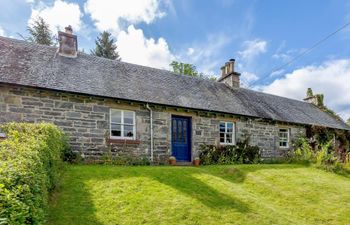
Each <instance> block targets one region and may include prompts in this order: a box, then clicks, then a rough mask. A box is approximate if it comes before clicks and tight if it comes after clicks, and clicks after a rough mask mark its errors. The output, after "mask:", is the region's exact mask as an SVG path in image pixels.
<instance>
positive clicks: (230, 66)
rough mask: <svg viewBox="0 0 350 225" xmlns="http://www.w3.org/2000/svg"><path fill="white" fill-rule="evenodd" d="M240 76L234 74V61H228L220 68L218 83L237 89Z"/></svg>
mask: <svg viewBox="0 0 350 225" xmlns="http://www.w3.org/2000/svg"><path fill="white" fill-rule="evenodd" d="M240 76H241V74H240V73H237V72H235V60H234V59H230V60H229V61H228V62H226V63H225V65H224V66H222V67H221V77H220V78H219V80H218V82H222V83H225V84H227V85H228V86H230V87H232V88H239V86H240V79H239V77H240Z"/></svg>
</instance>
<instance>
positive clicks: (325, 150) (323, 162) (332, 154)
mask: <svg viewBox="0 0 350 225" xmlns="http://www.w3.org/2000/svg"><path fill="white" fill-rule="evenodd" d="M294 147H295V150H294V151H291V152H290V154H289V158H288V160H289V162H293V163H315V165H316V166H317V167H318V168H321V169H324V170H327V171H331V172H336V173H341V174H350V173H349V171H348V169H350V167H349V165H350V154H349V153H343V152H339V151H337V149H336V148H335V146H334V139H330V140H328V141H327V142H316V143H314V142H310V141H309V140H308V139H306V138H304V137H302V138H299V139H298V140H297V141H296V142H295V143H294ZM343 154H344V156H343Z"/></svg>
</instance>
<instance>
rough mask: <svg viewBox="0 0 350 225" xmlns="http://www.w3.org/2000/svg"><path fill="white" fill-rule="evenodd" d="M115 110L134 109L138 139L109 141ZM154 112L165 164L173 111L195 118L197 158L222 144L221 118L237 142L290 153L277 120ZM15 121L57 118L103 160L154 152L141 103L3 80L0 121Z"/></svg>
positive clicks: (86, 151)
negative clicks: (247, 139) (109, 156)
mask: <svg viewBox="0 0 350 225" xmlns="http://www.w3.org/2000/svg"><path fill="white" fill-rule="evenodd" d="M111 108H113V109H127V110H132V111H135V114H136V140H135V141H122V140H119V141H115V140H113V141H111V140H110V139H109V133H110V130H109V127H110V121H109V120H110V115H109V113H110V109H111ZM153 110H154V112H153V129H154V160H155V161H156V162H165V161H166V160H167V159H168V157H169V156H170V155H171V133H170V132H171V116H172V115H180V116H188V117H191V118H192V154H191V155H192V158H194V157H196V156H198V155H199V149H200V145H201V144H210V145H219V122H220V121H232V122H234V123H235V124H236V139H237V140H242V139H243V138H245V137H246V135H250V140H251V144H252V145H257V146H259V147H260V149H261V150H262V153H263V156H264V157H280V156H283V155H284V154H285V153H286V151H287V150H286V149H279V147H278V129H279V128H280V127H281V126H280V125H278V124H271V123H263V122H252V121H250V120H245V121H243V120H240V119H238V118H232V117H213V116H208V115H198V114H197V113H195V112H179V111H176V110H175V109H170V108H167V109H164V108H162V109H160V108H157V107H153ZM11 121H18V122H19V121H24V122H41V121H46V122H52V123H54V124H56V125H58V126H59V127H61V128H62V129H63V130H64V131H65V132H66V133H67V135H68V136H69V139H70V144H71V147H72V148H73V150H74V151H76V152H80V153H81V154H83V155H84V156H85V157H87V158H93V159H96V158H100V157H101V156H102V155H103V154H105V153H108V152H112V154H114V155H122V154H126V155H128V156H135V157H140V156H144V157H149V156H150V114H149V111H148V110H147V109H146V108H145V107H144V106H143V105H142V104H137V103H131V104H127V103H126V102H124V103H123V102H120V101H117V100H114V99H105V98H100V97H91V96H86V95H75V94H68V93H62V92H55V91H47V90H39V89H34V88H26V87H19V86H11V85H4V84H0V123H5V122H11ZM283 127H286V126H283ZM286 128H289V129H290V133H291V138H292V139H293V138H295V137H296V136H298V135H299V134H302V133H305V129H304V128H303V127H298V126H287V127H286Z"/></svg>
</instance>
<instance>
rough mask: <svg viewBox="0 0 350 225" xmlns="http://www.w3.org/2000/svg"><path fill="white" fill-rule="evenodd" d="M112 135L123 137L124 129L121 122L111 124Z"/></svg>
mask: <svg viewBox="0 0 350 225" xmlns="http://www.w3.org/2000/svg"><path fill="white" fill-rule="evenodd" d="M111 126H112V128H111V135H112V136H113V137H121V134H122V131H121V125H119V124H112V125H111Z"/></svg>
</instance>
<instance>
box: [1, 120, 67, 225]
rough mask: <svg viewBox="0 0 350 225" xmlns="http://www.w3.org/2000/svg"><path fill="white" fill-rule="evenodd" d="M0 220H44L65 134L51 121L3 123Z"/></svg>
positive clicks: (34, 221) (56, 174) (55, 178)
mask: <svg viewBox="0 0 350 225" xmlns="http://www.w3.org/2000/svg"><path fill="white" fill-rule="evenodd" d="M0 129H1V130H2V131H3V132H4V133H6V135H7V139H5V140H4V141H2V142H0V224H11V225H17V224H43V223H44V222H45V211H46V209H47V204H48V194H49V192H50V191H52V190H53V189H54V188H55V186H56V185H57V182H58V179H59V174H60V171H61V169H62V168H61V167H62V152H63V150H64V148H65V147H66V146H67V145H66V144H65V139H64V134H63V132H62V131H61V130H59V129H58V128H57V127H56V126H55V125H53V124H48V123H41V124H28V123H9V124H5V125H1V126H0Z"/></svg>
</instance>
